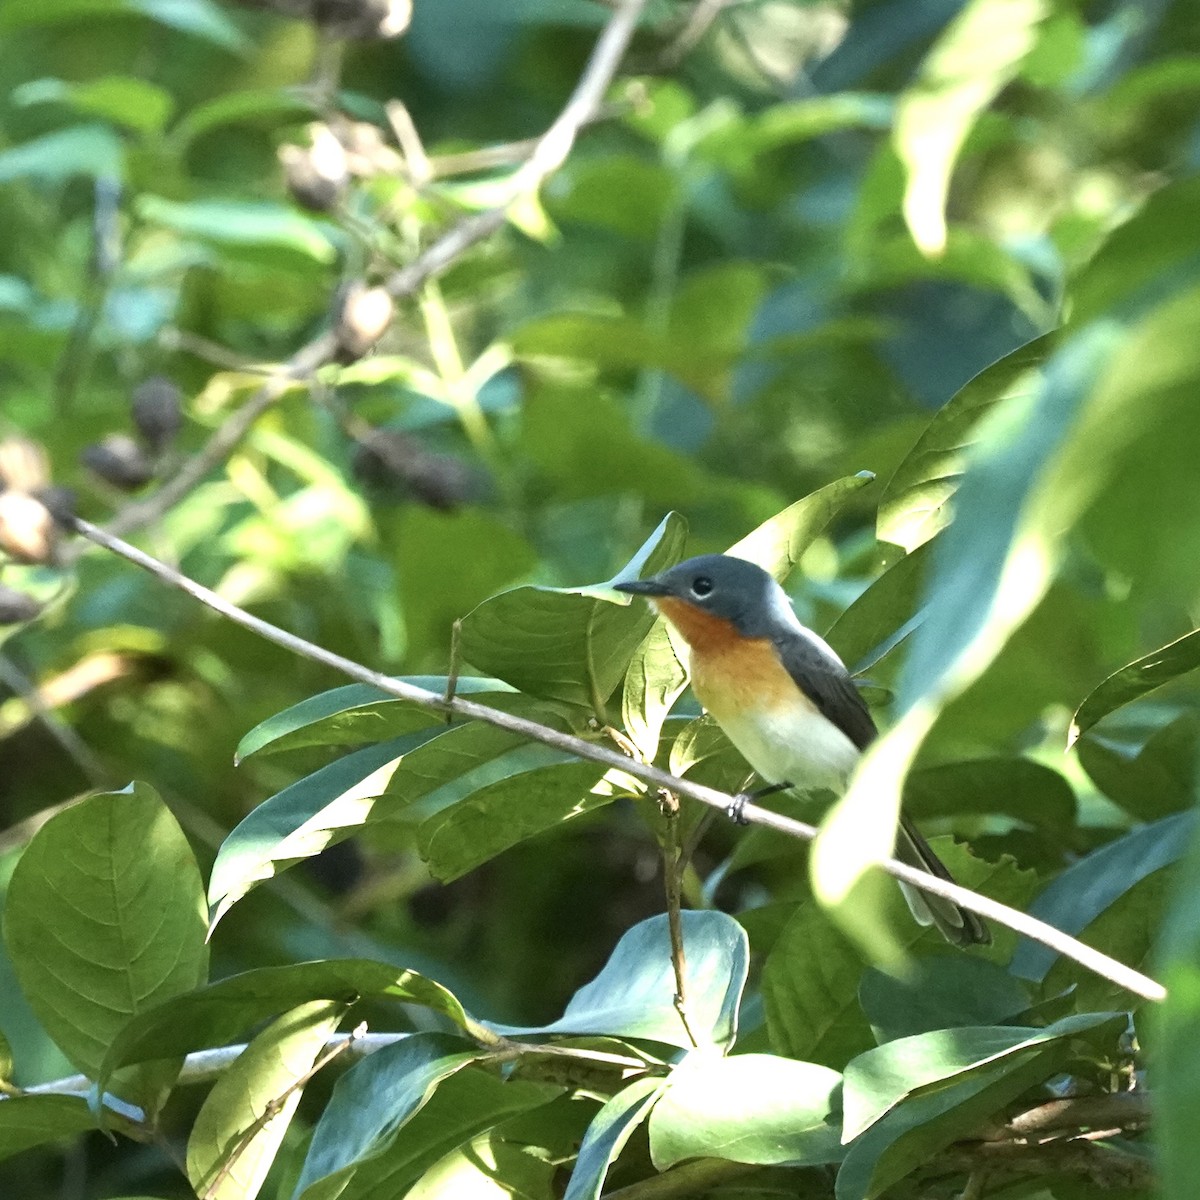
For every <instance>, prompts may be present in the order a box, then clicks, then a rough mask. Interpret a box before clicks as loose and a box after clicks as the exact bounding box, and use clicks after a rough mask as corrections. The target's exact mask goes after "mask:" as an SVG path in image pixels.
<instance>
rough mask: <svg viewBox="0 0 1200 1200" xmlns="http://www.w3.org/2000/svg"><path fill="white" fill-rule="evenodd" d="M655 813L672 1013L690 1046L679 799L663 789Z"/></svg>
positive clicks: (693, 1041) (695, 1042) (693, 1040)
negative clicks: (664, 895) (667, 934)
mask: <svg viewBox="0 0 1200 1200" xmlns="http://www.w3.org/2000/svg"><path fill="white" fill-rule="evenodd" d="M658 795H659V811H661V813H662V815H663V837H662V861H663V885H664V888H665V890H666V893H667V929H668V930H669V932H670V937H671V966H672V967H673V968H674V971H675V1011H676V1012H677V1013H679V1020H680V1021H681V1022H682V1023H683V1032H684V1033H686V1034H687V1037H688V1041H690V1042H691V1043H692V1045H693V1046H698V1045H699V1044H700V1043H699V1042H697V1041H696V1037H695V1035H694V1034H693V1033H692V1027H691V1025H689V1024H688V1017H687V949H686V947H685V946H684V943H683V921H682V919H681V917H680V911H679V910H680V908H681V907H682V903H683V854H682V849H681V847H680V845H679V797H678V796H676V795H675V793H674V792H670V791H667V790H666V789H665V788H664V789H663V790H662V791H660V792H659V794H658Z"/></svg>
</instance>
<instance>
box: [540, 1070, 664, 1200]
mask: <svg viewBox="0 0 1200 1200" xmlns="http://www.w3.org/2000/svg"><path fill="white" fill-rule="evenodd" d="M663 1084H664V1081H663V1080H662V1079H637V1080H635V1081H634V1082H633V1083H631V1084H630V1085H629V1086H628V1087H627V1088H623V1089H622V1090H621V1091H619V1092H618V1093H617V1094H616V1095H615V1096H614V1097H613V1098H612V1099H611V1100H609V1101H608V1102H607V1103H606V1104H605V1105H604V1107H603V1108H601V1110H600V1111H599V1112H598V1113H597V1114H596V1116H595V1118H594V1119H593V1120H592V1123H591V1124H590V1125H589V1126H588V1131H587V1135H586V1136H585V1137H584V1139H583V1143H582V1145H581V1146H580V1147H579V1156H578V1158H576V1160H575V1169H574V1170H573V1171H572V1172H571V1179H570V1181H569V1182H568V1183H567V1190H566V1191H565V1192H564V1193H563V1200H599V1197H600V1189H601V1188H602V1187H603V1186H604V1177H605V1176H606V1175H607V1174H608V1168H609V1167H610V1166H611V1165H612V1161H613V1159H615V1158H616V1157H617V1155H618V1154H620V1153H621V1150H622V1149H623V1148H624V1146H625V1143H626V1142H627V1141H628V1140H629V1135H630V1134H631V1133H633V1131H634V1130H635V1129H636V1128H637V1127H638V1126H639V1125H640V1124H641V1123H642V1121H644V1120H645V1119H646V1114H647V1113H648V1112H649V1111H650V1107H651V1105H653V1104H654V1102H655V1101H656V1100H657V1099H658V1098H659V1096H660V1095H661V1094H662V1089H663Z"/></svg>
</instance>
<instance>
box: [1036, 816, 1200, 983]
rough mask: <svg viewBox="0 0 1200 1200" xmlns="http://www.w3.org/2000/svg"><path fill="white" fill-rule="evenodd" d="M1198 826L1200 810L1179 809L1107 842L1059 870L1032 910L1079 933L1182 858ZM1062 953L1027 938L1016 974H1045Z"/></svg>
mask: <svg viewBox="0 0 1200 1200" xmlns="http://www.w3.org/2000/svg"><path fill="white" fill-rule="evenodd" d="M1195 827H1196V821H1195V814H1194V813H1192V812H1186V813H1177V814H1176V815H1175V816H1172V817H1164V818H1163V819H1162V820H1161V821H1156V822H1154V824H1153V825H1143V826H1142V827H1141V828H1140V829H1135V830H1134V831H1133V832H1132V833H1127V834H1126V835H1125V836H1124V837H1120V838H1117V840H1116V841H1114V842H1109V843H1108V845H1106V846H1101V847H1100V849H1099V850H1094V851H1093V852H1092V853H1091V854H1088V855H1086V856H1084V857H1083V858H1081V859H1080V860H1079V861H1078V862H1076V863H1072V865H1071V866H1069V867H1068V868H1067V869H1066V870H1065V871H1064V872H1063V873H1062V874H1061V875H1059V876H1058V877H1057V878H1056V879H1055V880H1054V881H1053V882H1052V883H1051V884H1050V885H1049V887H1047V888H1046V889H1045V890H1044V891H1043V892H1042V893H1041V894H1040V895H1039V896H1038V898H1037V899H1036V900H1035V901H1034V902H1033V904H1032V905H1031V906H1030V908H1029V911H1030V913H1032V914H1033V916H1035V917H1038V918H1040V919H1041V920H1043V921H1045V922H1047V924H1050V925H1053V926H1054V927H1055V928H1056V929H1061V930H1062V931H1063V932H1064V933H1069V934H1071V935H1072V936H1076V937H1077V936H1079V934H1081V933H1082V932H1083V931H1084V930H1085V929H1087V928H1088V926H1089V925H1091V924H1092V922H1093V921H1095V920H1096V919H1097V918H1099V917H1100V916H1101V914H1103V913H1104V912H1105V910H1106V909H1108V908H1109V907H1110V906H1111V905H1113V904H1115V903H1117V901H1118V900H1120V898H1121V897H1122V896H1123V895H1124V894H1125V893H1126V892H1127V891H1128V890H1129V889H1130V888H1131V887H1133V885H1134V884H1136V883H1138V882H1139V881H1140V880H1142V879H1145V878H1146V876H1148V875H1151V874H1153V873H1154V872H1155V871H1158V870H1161V869H1162V868H1163V867H1165V866H1168V865H1169V864H1170V863H1173V862H1175V861H1177V860H1178V859H1179V858H1180V857H1182V855H1183V854H1184V853H1185V852H1186V850H1187V847H1188V845H1189V844H1190V841H1191V838H1192V836H1193V831H1194V829H1195ZM1085 940H1086V939H1085ZM1057 957H1058V956H1057V955H1056V954H1055V952H1054V951H1053V950H1051V949H1049V948H1048V947H1046V946H1041V945H1037V944H1035V943H1033V942H1028V941H1022V942H1021V944H1020V946H1019V947H1018V949H1017V952H1016V954H1015V955H1013V961H1012V971H1013V974H1014V975H1020V976H1021V977H1022V978H1024V979H1036V980H1041V979H1045V978H1046V976H1047V974H1048V972H1049V971H1050V968H1051V967H1052V966H1053V965H1054V961H1055V959H1056V958H1057Z"/></svg>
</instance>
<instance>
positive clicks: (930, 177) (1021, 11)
mask: <svg viewBox="0 0 1200 1200" xmlns="http://www.w3.org/2000/svg"><path fill="white" fill-rule="evenodd" d="M1049 11H1050V5H1049V4H1048V3H1047V2H1046V0H969V2H968V3H967V4H966V5H965V7H964V8H963V9H962V10H961V11H960V12H959V13H958V15H957V16H956V17H955V18H954V20H953V21H951V22H950V24H949V25H948V26H947V28H946V29H945V30H944V31H943V33H942V35H941V36H940V37H939V38H938V40H937V42H936V43H935V44H934V46H933V49H932V50H930V52H929V54H928V55H927V56H926V58H925V61H924V62H923V63H922V64H921V67H920V70H919V71H918V73H917V78H916V80H915V81H914V82H913V83H912V84H911V85H910V86H909V87H908V88H907V89H906V90H905V91H904V92H903V93H902V94H901V96H900V98H899V101H898V103H897V106H896V124H895V132H894V134H893V139H894V143H895V146H896V152H897V154H898V155H899V156H900V159H901V161H902V162H903V163H904V166H905V169H906V171H907V175H908V183H907V186H906V188H905V192H904V218H905V220H906V222H907V223H908V228H909V230H910V231H911V233H912V236H913V241H915V242H916V243H917V245H918V246H919V247H920V248H921V250H922V251H923V252H924V253H926V254H931V255H933V254H939V253H941V252H942V250H943V249H944V248H945V245H946V213H945V209H946V196H947V194H948V192H949V190H950V176H951V173H952V172H953V170H954V162H955V159H956V158H957V157H958V152H959V149H960V148H961V146H962V144H963V141H964V140H965V138H966V136H967V133H968V132H969V131H970V128H971V126H972V125H973V124H974V123H975V121H976V119H977V118H978V116H979V114H980V113H981V112H983V110H984V109H985V108H986V107H987V106H988V105H989V104H990V103H991V102H992V100H993V99H995V97H996V96H997V95H998V94H999V92H1000V90H1001V88H1003V87H1004V85H1005V84H1006V83H1007V82H1008V81H1009V80H1010V79H1012V78H1013V76H1014V75H1016V73H1017V71H1018V69H1019V67H1020V65H1021V61H1022V59H1024V57H1025V55H1026V54H1028V53H1029V51H1030V50H1031V49H1032V48H1033V47H1034V45H1036V43H1037V39H1038V27H1039V25H1040V24H1041V22H1042V21H1043V20H1044V18H1045V17H1046V16H1047V15H1048V13H1049Z"/></svg>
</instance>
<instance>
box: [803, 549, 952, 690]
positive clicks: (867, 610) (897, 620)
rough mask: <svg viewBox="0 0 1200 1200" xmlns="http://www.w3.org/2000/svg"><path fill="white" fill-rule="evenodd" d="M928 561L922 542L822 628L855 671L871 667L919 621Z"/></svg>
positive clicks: (827, 638)
mask: <svg viewBox="0 0 1200 1200" xmlns="http://www.w3.org/2000/svg"><path fill="white" fill-rule="evenodd" d="M928 561H929V553H928V551H927V550H926V549H925V544H922V545H920V546H917V547H916V548H915V549H914V550H913V551H912V552H911V553H909V554H906V555H904V557H903V558H901V559H899V560H898V561H897V562H896V563H894V564H893V565H892V566H891V567H889V568H888V569H887V570H886V571H884V572H883V574H882V575H880V576H879V578H878V579H876V580H875V581H874V582H873V583H872V584H871V586H870V587H868V588H867V589H866V591H864V592H863V593H861V595H859V596H858V598H857V599H856V600H855V601H854V602H853V603H852V604H851V605H850V606H849V607H848V608H846V609H845V610H843V612H842V614H841V615H840V616H839V617H838V618H837V620H836V621H834V623H833V624H832V625H831V626H830V627H829V629H828V630H827V631H826V633H825V640H826V641H827V642H828V643H829V644H830V645H831V646H832V647H833V648H834V649H835V650H836V651H837V652H838V655H839V656H840V657H841V659H842V661H843V662H844V663H846V664H847V665H848V666H849V667H850V670H851V671H852V672H854V673H855V674H858V673H860V672H862V671H866V670H871V669H872V668H874V667H875V666H876V664H877V663H878V662H879V661H880V660H881V659H882V658H883V657H884V656H885V655H886V654H888V653H890V652H891V650H893V649H895V648H896V647H897V646H898V645H899V644H900V643H901V642H902V641H903V640H904V639H905V638H907V636H908V635H909V634H910V633H911V632H912V630H913V628H915V624H916V623H917V622H919V620H920V613H919V612H918V609H919V607H920V598H921V591H922V587H923V584H924V580H925V575H926V567H927V565H928ZM914 614H915V616H914Z"/></svg>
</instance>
